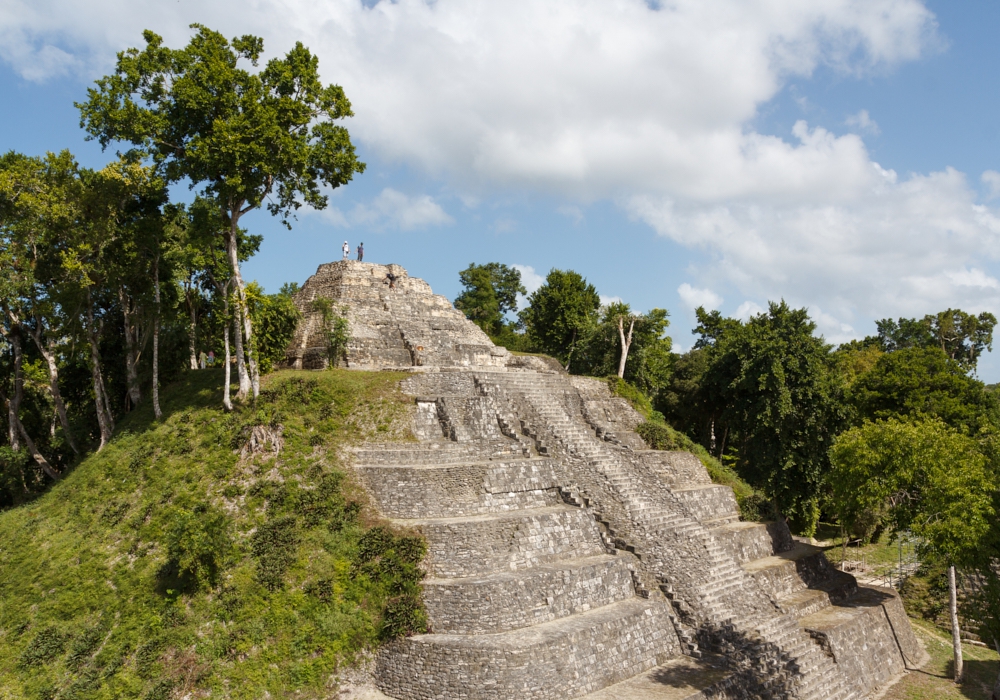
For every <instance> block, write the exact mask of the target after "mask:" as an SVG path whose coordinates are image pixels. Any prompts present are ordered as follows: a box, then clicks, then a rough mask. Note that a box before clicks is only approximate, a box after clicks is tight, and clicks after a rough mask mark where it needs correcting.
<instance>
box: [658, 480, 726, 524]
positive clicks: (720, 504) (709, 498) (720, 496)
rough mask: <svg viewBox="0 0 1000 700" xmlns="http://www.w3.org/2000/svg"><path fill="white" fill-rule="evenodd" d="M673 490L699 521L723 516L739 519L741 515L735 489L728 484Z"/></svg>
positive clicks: (712, 519) (700, 485)
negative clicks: (734, 493) (734, 492)
mask: <svg viewBox="0 0 1000 700" xmlns="http://www.w3.org/2000/svg"><path fill="white" fill-rule="evenodd" d="M672 492H673V494H674V495H675V496H677V499H678V500H679V501H680V502H681V503H683V504H684V505H685V506H687V508H688V510H690V511H691V514H692V515H693V516H694V517H695V519H696V520H698V521H699V522H706V521H714V520H720V519H723V518H728V519H730V520H737V519H739V517H740V507H739V506H738V505H737V504H736V497H735V496H734V495H733V490H732V489H731V488H730V487H728V486H722V485H719V484H708V485H703V484H698V485H696V486H687V487H681V488H674V489H672Z"/></svg>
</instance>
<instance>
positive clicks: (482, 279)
mask: <svg viewBox="0 0 1000 700" xmlns="http://www.w3.org/2000/svg"><path fill="white" fill-rule="evenodd" d="M458 278H459V280H460V281H461V282H462V292H461V293H460V294H459V295H458V297H457V298H456V299H455V308H456V309H458V310H460V311H462V312H463V313H465V315H466V317H468V319H469V320H470V321H473V322H474V323H475V324H476V325H478V326H479V327H480V328H482V329H483V330H484V331H486V332H487V333H488V334H490V335H491V336H496V335H499V334H500V332H501V331H502V330H503V327H504V316H505V315H506V314H508V313H511V312H513V311H517V295H518V294H527V293H528V292H527V290H526V289H525V288H524V285H523V284H521V273H520V272H519V271H518V270H516V269H514V268H512V267H507V266H506V265H504V264H502V263H496V262H491V263H486V264H485V265H477V264H475V263H470V264H469V266H468V267H467V268H466V269H464V270H462V271H461V272H459V273H458Z"/></svg>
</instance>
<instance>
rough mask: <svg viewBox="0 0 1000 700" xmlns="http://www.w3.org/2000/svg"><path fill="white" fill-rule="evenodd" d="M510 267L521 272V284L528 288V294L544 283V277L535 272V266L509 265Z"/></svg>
mask: <svg viewBox="0 0 1000 700" xmlns="http://www.w3.org/2000/svg"><path fill="white" fill-rule="evenodd" d="M511 267H513V268H514V269H515V270H517V271H518V272H520V273H521V284H523V285H524V288H525V289H527V290H528V294H531V293H532V292H534V291H535V290H536V289H538V288H539V287H541V286H542V285H543V284H545V278H544V277H542V276H541V275H540V274H538V273H537V272H535V268H533V267H532V266H531V265H511Z"/></svg>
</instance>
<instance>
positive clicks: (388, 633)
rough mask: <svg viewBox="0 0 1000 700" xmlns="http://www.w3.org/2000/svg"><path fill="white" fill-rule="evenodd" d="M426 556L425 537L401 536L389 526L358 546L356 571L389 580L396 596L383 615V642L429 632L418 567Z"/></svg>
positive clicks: (377, 529) (375, 530)
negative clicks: (422, 601)
mask: <svg viewBox="0 0 1000 700" xmlns="http://www.w3.org/2000/svg"><path fill="white" fill-rule="evenodd" d="M426 553H427V545H426V544H425V543H424V541H423V539H422V538H420V537H416V536H412V535H397V534H395V533H393V532H392V531H391V530H389V529H388V528H385V527H375V528H372V529H371V530H369V531H368V532H367V533H365V535H364V537H362V538H361V541H360V542H359V543H358V553H357V556H356V557H355V560H354V561H355V567H356V570H357V571H358V572H359V574H361V575H364V576H367V577H369V578H371V577H375V578H379V579H382V580H384V581H387V582H388V588H389V590H390V591H391V593H392V594H393V597H392V598H391V599H390V601H389V603H388V605H387V607H386V610H385V614H384V615H383V616H382V624H381V626H380V629H379V637H380V638H381V639H383V640H390V639H395V638H397V637H402V636H406V635H410V634H417V633H420V632H425V631H427V615H426V613H425V612H424V609H423V606H422V604H421V602H420V586H419V582H420V580H421V579H422V578H423V576H424V573H423V571H422V570H421V569H420V568H419V567H418V564H419V563H420V561H421V560H422V559H423V558H424V555H425V554H426Z"/></svg>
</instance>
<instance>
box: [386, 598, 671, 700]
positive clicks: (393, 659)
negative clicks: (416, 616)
mask: <svg viewBox="0 0 1000 700" xmlns="http://www.w3.org/2000/svg"><path fill="white" fill-rule="evenodd" d="M669 612H670V611H669V608H668V607H667V605H666V604H664V603H661V602H656V601H650V600H643V599H639V598H632V599H629V600H624V601H621V602H618V603H614V604H612V605H607V606H604V607H602V608H598V609H596V610H591V611H589V612H585V613H580V614H577V615H571V616H569V617H565V618H562V619H559V620H554V621H552V622H547V623H543V624H539V625H535V626H532V627H526V628H524V629H519V630H515V631H512V632H505V633H501V634H481V635H474V636H465V635H453V634H423V635H416V636H413V637H407V638H404V639H400V640H397V641H395V642H392V643H390V644H388V645H386V646H385V647H383V649H382V650H381V652H380V653H379V655H378V658H377V661H376V674H375V675H376V679H377V683H378V685H379V687H380V689H381V690H382V691H383V692H385V693H386V694H388V695H390V696H392V697H394V698H398V699H399V700H426V699H427V698H469V699H471V698H475V699H476V700H510V699H511V698H518V699H519V700H522V699H523V700H556V699H560V700H561V699H562V698H572V697H577V696H579V695H582V694H584V693H588V692H594V691H597V690H601V689H603V688H606V687H608V686H610V685H613V684H615V683H619V682H621V681H624V680H627V679H629V678H633V677H634V676H637V675H638V674H640V673H643V672H645V671H648V670H650V669H652V668H654V667H656V666H657V665H659V664H663V663H666V662H667V661H668V660H669V659H671V658H674V657H677V656H678V655H679V654H680V651H681V646H680V642H679V640H678V639H677V635H676V633H675V632H674V628H673V625H672V623H671V622H670V618H669Z"/></svg>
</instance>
